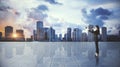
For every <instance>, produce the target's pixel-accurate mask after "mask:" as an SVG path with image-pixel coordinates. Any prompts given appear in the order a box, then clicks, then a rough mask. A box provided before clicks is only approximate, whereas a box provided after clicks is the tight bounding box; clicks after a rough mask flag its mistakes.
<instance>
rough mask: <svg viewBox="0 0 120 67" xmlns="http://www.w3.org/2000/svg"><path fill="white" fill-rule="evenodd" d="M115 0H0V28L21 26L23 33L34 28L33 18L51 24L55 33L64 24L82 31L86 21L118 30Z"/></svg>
mask: <svg viewBox="0 0 120 67" xmlns="http://www.w3.org/2000/svg"><path fill="white" fill-rule="evenodd" d="M119 3H120V1H119V0H23V1H20V0H0V28H1V29H0V31H3V30H4V26H6V25H11V26H13V27H14V28H15V29H20V28H22V29H24V30H25V33H26V35H27V36H29V35H31V34H32V33H31V32H32V30H33V29H35V28H36V21H38V20H41V21H44V26H45V27H50V26H53V28H54V29H55V30H56V33H65V32H66V28H67V27H71V28H76V27H78V28H80V29H82V30H84V31H85V27H87V26H88V25H89V24H93V25H99V26H100V27H103V26H106V27H107V28H108V33H109V34H118V31H119V30H120V22H119V21H120V5H119Z"/></svg>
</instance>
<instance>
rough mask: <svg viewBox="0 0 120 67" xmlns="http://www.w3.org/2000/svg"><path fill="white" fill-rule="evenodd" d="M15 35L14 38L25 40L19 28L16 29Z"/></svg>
mask: <svg viewBox="0 0 120 67" xmlns="http://www.w3.org/2000/svg"><path fill="white" fill-rule="evenodd" d="M16 35H17V37H16V40H18V41H25V37H24V31H23V30H21V29H18V30H16Z"/></svg>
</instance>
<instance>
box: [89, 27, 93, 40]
mask: <svg viewBox="0 0 120 67" xmlns="http://www.w3.org/2000/svg"><path fill="white" fill-rule="evenodd" d="M93 27H94V26H93V25H89V26H88V30H93ZM88 41H89V42H91V41H94V34H93V33H91V32H89V31H88Z"/></svg>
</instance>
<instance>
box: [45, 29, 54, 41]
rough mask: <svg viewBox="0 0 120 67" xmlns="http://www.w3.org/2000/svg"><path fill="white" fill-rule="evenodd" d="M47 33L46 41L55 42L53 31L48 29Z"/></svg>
mask: <svg viewBox="0 0 120 67" xmlns="http://www.w3.org/2000/svg"><path fill="white" fill-rule="evenodd" d="M47 33H48V40H49V41H55V30H54V29H53V28H52V27H50V28H49V29H48V31H47Z"/></svg>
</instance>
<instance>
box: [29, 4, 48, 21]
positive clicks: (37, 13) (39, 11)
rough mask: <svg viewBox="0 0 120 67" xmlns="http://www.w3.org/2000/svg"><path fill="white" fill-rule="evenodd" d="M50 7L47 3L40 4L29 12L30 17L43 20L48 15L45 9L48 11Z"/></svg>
mask: <svg viewBox="0 0 120 67" xmlns="http://www.w3.org/2000/svg"><path fill="white" fill-rule="evenodd" d="M48 10H49V9H48V7H47V6H45V5H39V6H38V7H37V8H33V9H32V10H31V11H30V12H29V13H28V18H31V19H34V20H41V21H43V20H44V19H45V18H46V17H47V14H46V13H45V11H48Z"/></svg>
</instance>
